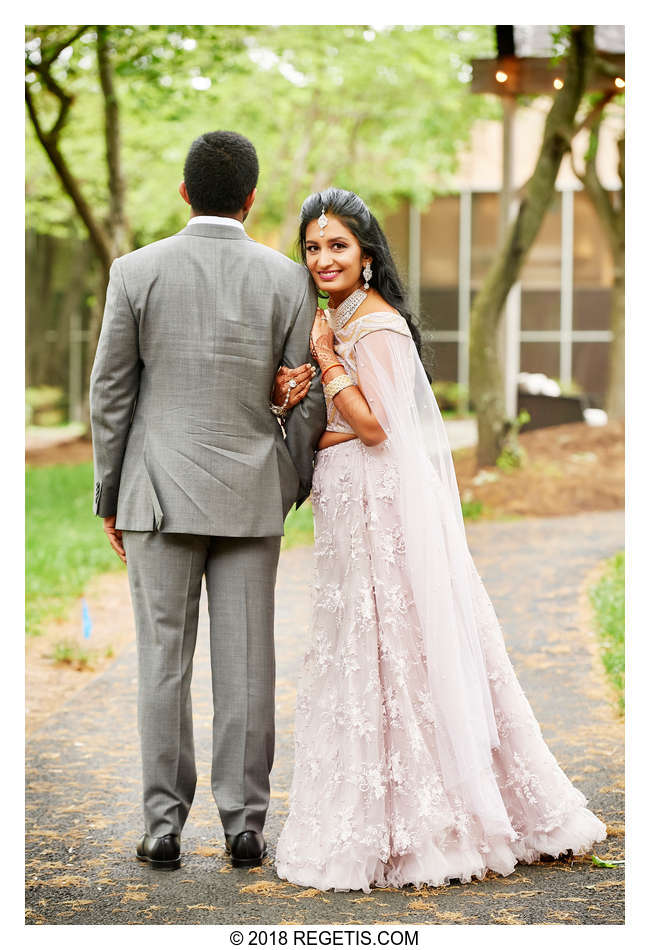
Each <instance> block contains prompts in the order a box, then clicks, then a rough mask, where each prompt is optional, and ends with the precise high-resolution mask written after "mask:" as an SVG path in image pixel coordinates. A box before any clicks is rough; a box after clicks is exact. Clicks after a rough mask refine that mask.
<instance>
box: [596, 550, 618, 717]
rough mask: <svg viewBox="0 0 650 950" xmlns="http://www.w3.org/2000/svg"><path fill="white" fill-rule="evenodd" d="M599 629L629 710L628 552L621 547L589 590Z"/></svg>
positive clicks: (614, 678) (607, 665)
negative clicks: (626, 574) (627, 643)
mask: <svg viewBox="0 0 650 950" xmlns="http://www.w3.org/2000/svg"><path fill="white" fill-rule="evenodd" d="M589 598H590V600H591V604H592V606H593V608H594V613H595V621H596V632H597V633H598V637H599V640H600V652H601V656H602V660H603V665H604V667H605V670H606V672H607V675H608V677H609V679H610V681H611V682H612V684H613V686H614V689H615V690H616V695H617V697H618V704H619V708H620V711H621V712H624V710H625V554H624V552H623V551H620V552H619V553H618V554H616V555H615V556H614V557H613V558H611V560H609V561H608V562H607V567H606V569H605V572H604V574H603V576H602V577H601V579H600V580H599V581H598V583H597V584H596V585H595V586H594V587H592V588H591V590H590V591H589Z"/></svg>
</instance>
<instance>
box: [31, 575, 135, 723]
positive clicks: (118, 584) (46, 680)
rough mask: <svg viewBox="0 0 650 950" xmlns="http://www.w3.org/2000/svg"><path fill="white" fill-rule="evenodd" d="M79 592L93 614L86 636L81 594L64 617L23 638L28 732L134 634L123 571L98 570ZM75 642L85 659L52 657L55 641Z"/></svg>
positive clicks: (91, 676) (75, 690)
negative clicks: (63, 659) (72, 659)
mask: <svg viewBox="0 0 650 950" xmlns="http://www.w3.org/2000/svg"><path fill="white" fill-rule="evenodd" d="M84 597H85V600H86V603H87V605H88V610H89V612H90V616H91V618H92V625H93V626H92V632H91V635H90V637H89V638H88V640H84V639H83V636H82V634H81V598H79V600H78V601H77V602H76V603H75V604H74V605H73V606H72V607H71V608H70V610H69V611H68V612H67V613H66V615H65V616H64V617H61V618H55V619H53V620H50V622H49V623H48V624H47V625H46V626H45V630H44V632H43V634H41V635H40V636H38V637H28V638H27V639H26V641H25V679H26V682H25V693H26V703H25V732H26V735H27V736H29V735H31V733H32V732H35V731H36V730H37V729H39V728H40V726H42V725H43V723H44V722H45V720H46V719H47V717H48V716H49V715H50V714H51V713H53V712H55V711H56V710H57V709H58V708H59V707H60V706H61V705H62V704H63V703H64V702H66V700H68V699H69V698H70V696H72V695H73V694H74V693H76V692H77V691H78V690H80V689H83V687H84V686H86V684H87V683H89V682H91V681H92V679H93V678H94V676H95V675H96V674H97V673H101V672H102V671H103V670H105V669H106V667H107V666H108V665H109V664H110V663H111V662H112V661H113V659H114V658H115V657H117V656H118V655H119V654H120V652H121V651H122V650H123V649H124V647H125V646H126V645H127V644H128V643H131V642H132V641H133V640H134V638H135V625H134V621H133V613H132V610H131V601H130V598H129V588H128V581H127V578H126V571H123V570H119V571H116V572H115V573H110V574H100V575H98V576H97V577H94V578H93V579H92V580H91V581H89V582H88V586H87V587H86V590H85V593H84ZM62 643H63V644H66V645H69V646H71V647H77V648H78V649H79V650H80V651H84V652H85V653H86V654H87V658H86V662H83V663H77V662H70V663H67V662H59V663H56V662H54V660H53V658H52V655H53V653H54V650H55V647H56V645H57V644H62Z"/></svg>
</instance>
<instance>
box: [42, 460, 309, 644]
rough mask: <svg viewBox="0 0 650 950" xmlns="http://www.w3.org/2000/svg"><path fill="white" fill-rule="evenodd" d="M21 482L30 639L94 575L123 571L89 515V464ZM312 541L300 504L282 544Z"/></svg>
mask: <svg viewBox="0 0 650 950" xmlns="http://www.w3.org/2000/svg"><path fill="white" fill-rule="evenodd" d="M26 479H27V485H26V505H27V526H26V555H27V577H26V599H27V609H26V631H27V633H28V634H30V635H33V634H38V633H39V632H40V630H41V628H42V625H43V623H45V622H46V621H47V620H48V619H49V618H51V617H55V616H60V615H61V614H62V613H63V612H65V610H66V609H67V608H69V607H70V605H71V604H72V603H73V602H74V600H75V599H76V598H77V597H80V596H81V595H82V594H83V591H84V588H85V586H86V584H87V583H88V581H89V580H90V578H91V577H93V576H94V575H95V574H102V573H104V572H105V571H119V570H125V568H124V566H123V565H122V563H121V561H120V560H119V559H118V557H117V556H116V555H115V554H114V553H113V550H112V549H111V547H110V546H109V544H108V541H107V540H106V536H105V535H104V531H103V529H102V522H101V519H100V518H96V517H95V516H94V515H93V513H92V495H93V470H92V464H91V463H90V462H85V463H83V464H81V465H51V466H47V467H44V468H29V467H28V469H27V474H26ZM313 540H314V528H313V521H312V510H311V504H310V503H309V502H305V503H304V504H303V505H302V506H301V507H300V509H299V510H298V511H296V510H295V508H294V509H292V510H291V512H290V513H289V516H288V518H287V520H286V523H285V536H284V538H283V541H282V546H283V548H291V547H295V546H296V545H299V544H312V542H313Z"/></svg>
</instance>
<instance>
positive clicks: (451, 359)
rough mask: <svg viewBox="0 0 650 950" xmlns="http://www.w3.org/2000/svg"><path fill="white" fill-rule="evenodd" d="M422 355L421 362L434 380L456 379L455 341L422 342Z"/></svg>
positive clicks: (456, 350)
mask: <svg viewBox="0 0 650 950" xmlns="http://www.w3.org/2000/svg"><path fill="white" fill-rule="evenodd" d="M422 355H423V360H422V362H423V363H424V365H425V366H426V368H427V369H428V370H429V373H430V374H431V376H432V377H433V379H434V380H436V381H439V380H445V381H447V380H450V381H456V380H457V379H458V344H457V343H424V344H423V347H422Z"/></svg>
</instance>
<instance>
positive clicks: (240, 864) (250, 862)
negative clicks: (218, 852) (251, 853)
mask: <svg viewBox="0 0 650 950" xmlns="http://www.w3.org/2000/svg"><path fill="white" fill-rule="evenodd" d="M267 854H268V852H267V851H265V852H264V854H262V855H261V856H260V857H259V858H233V857H232V855H231V856H230V860H231V861H232V866H233V867H234V868H257V867H259V866H260V864H261V863H262V861H263V860H264V858H265V857H266V855H267Z"/></svg>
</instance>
